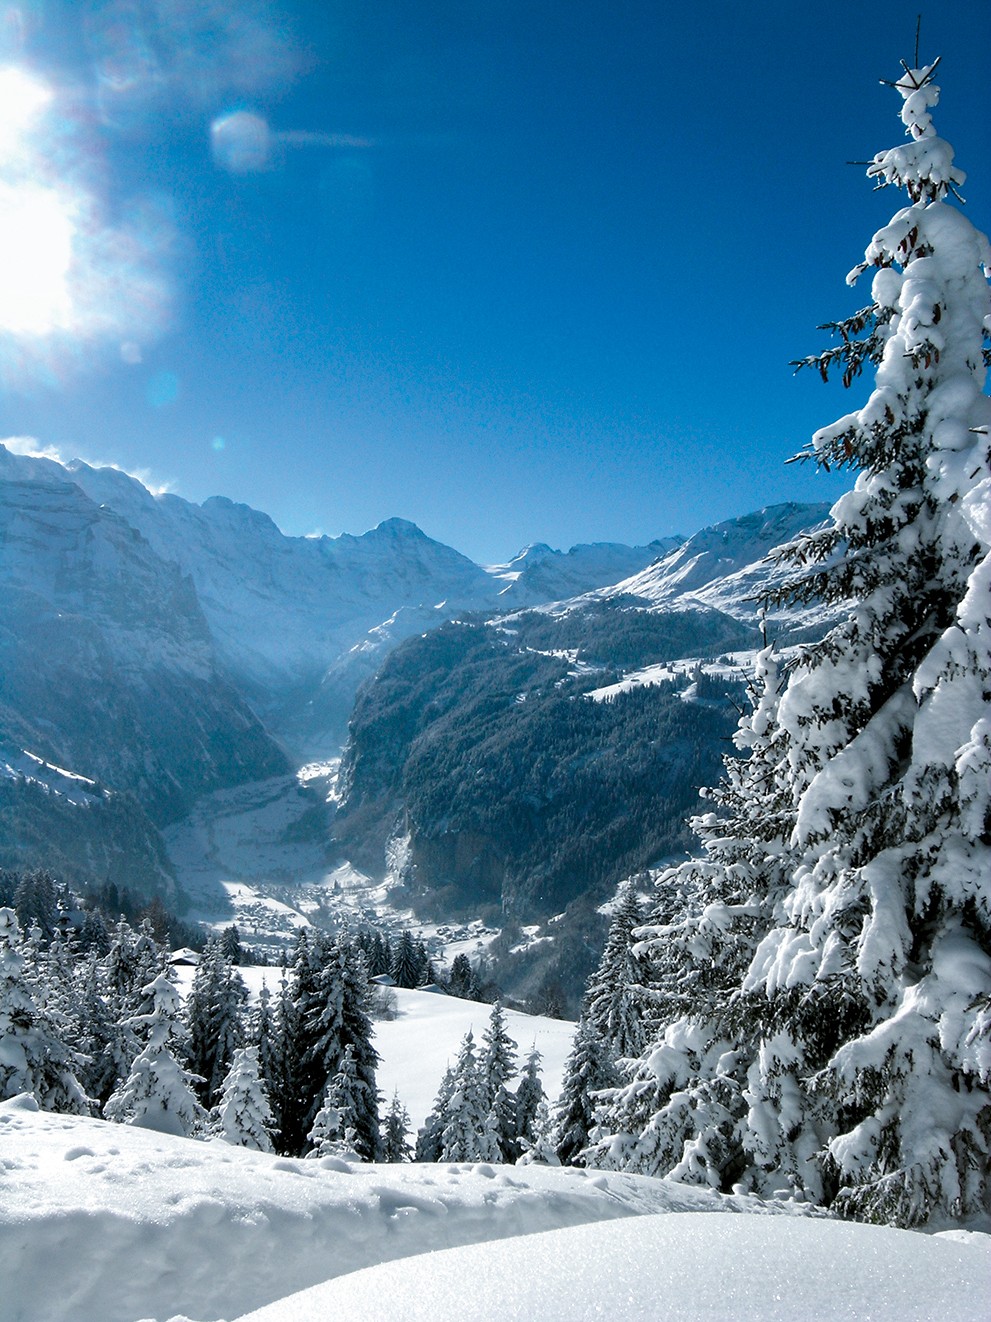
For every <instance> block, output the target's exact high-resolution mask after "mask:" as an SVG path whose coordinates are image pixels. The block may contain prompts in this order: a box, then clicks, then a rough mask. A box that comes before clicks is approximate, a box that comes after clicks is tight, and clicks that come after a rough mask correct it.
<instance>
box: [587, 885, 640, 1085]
mask: <svg viewBox="0 0 991 1322" xmlns="http://www.w3.org/2000/svg"><path fill="white" fill-rule="evenodd" d="M642 921H643V913H642V911H641V907H640V901H639V899H638V898H637V891H636V883H635V882H634V881H628V882H627V883H626V884H625V885H624V886H623V888H622V891H621V892H620V897H619V903H618V905H617V906H616V912H615V914H614V915H613V919H612V922H611V923H610V925H609V935H608V937H607V938H606V944H605V948H604V950H603V952H602V958H601V959H600V961H599V965H598V968H597V969H596V971H595V972H594V973H593V974H592V977H591V978H590V979H589V983H588V988H587V990H586V993H585V1014H586V1017H587V1018H588V1020H589V1023H590V1024H591V1026H592V1027H593V1029H594V1030H595V1031H596V1032H597V1033H598V1035H599V1037H600V1039H601V1040H602V1041H603V1042H604V1043H606V1044H607V1045H608V1046H609V1048H610V1050H611V1051H612V1054H613V1056H614V1058H615V1059H617V1060H618V1059H619V1058H620V1057H627V1056H638V1055H639V1054H640V1052H641V1051H642V1050H643V1046H644V1042H643V1025H644V1007H643V1004H642V999H643V995H642V988H641V983H642V980H643V970H642V968H641V964H640V960H639V959H638V958H637V955H636V952H635V950H634V940H633V932H634V930H635V929H636V928H637V927H639V926H640V924H641V922H642Z"/></svg>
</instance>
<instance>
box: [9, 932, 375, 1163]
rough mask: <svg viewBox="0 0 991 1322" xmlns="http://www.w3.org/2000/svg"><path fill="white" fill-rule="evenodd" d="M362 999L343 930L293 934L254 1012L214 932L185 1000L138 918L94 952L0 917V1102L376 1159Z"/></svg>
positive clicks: (354, 953)
mask: <svg viewBox="0 0 991 1322" xmlns="http://www.w3.org/2000/svg"><path fill="white" fill-rule="evenodd" d="M227 944H228V946H229V943H227ZM368 996H369V990H368V976H367V968H366V965H365V961H364V957H363V955H362V954H361V952H360V951H359V950H358V949H357V948H356V946H354V945H353V944H352V943H351V942H350V941H349V940H348V939H347V938H346V937H338V938H336V939H331V938H330V937H329V936H327V935H326V934H324V933H320V932H315V931H312V930H304V931H302V932H301V933H300V934H299V937H298V938H297V941H296V944H295V946H294V948H293V951H292V954H291V957H290V958H289V959H288V960H287V963H286V966H285V968H284V969H283V971H282V977H281V981H280V985H279V989H278V991H277V993H276V994H275V995H274V996H273V995H272V994H271V993H270V992H268V991H267V989H266V990H263V992H262V994H261V996H260V997H259V1000H258V1003H257V1005H255V1006H254V1007H252V1008H251V1009H250V1010H249V1009H248V1008H247V992H246V989H245V986H244V982H243V980H242V979H241V977H240V975H239V974H238V972H237V970H236V969H235V967H234V966H233V965H232V964H231V961H230V956H229V953H228V950H225V943H224V941H223V940H222V939H217V940H214V941H211V942H209V943H208V944H207V947H206V949H205V950H204V951H203V954H202V956H201V958H200V961H199V963H198V965H197V967H196V971H195V974H194V976H193V981H192V987H191V988H190V992H189V995H188V996H187V997H186V1000H185V1004H182V1002H181V1000H180V997H179V994H178V992H177V990H176V988H175V986H174V984H173V982H172V981H170V979H169V977H168V976H167V954H166V952H165V951H164V950H163V949H161V948H160V947H159V946H158V945H157V943H156V942H155V940H154V938H153V936H152V935H151V931H150V928H149V926H148V925H147V924H145V925H143V927H142V928H141V929H140V930H139V931H137V932H135V931H134V930H133V929H132V928H131V927H130V926H129V924H128V923H126V922H125V921H124V920H121V921H120V923H119V924H118V925H117V927H116V929H115V930H114V932H113V933H112V936H111V938H110V940H109V942H108V948H107V949H106V951H104V952H102V953H101V951H100V949H99V948H98V947H95V946H94V947H91V948H89V949H88V950H85V949H80V948H79V946H78V944H77V943H76V942H75V941H74V940H73V939H71V938H67V937H65V936H63V935H62V934H61V933H55V934H54V935H53V936H52V937H50V938H49V939H47V940H46V938H45V936H44V934H43V933H42V931H41V929H40V928H39V927H38V926H33V927H32V928H31V930H30V931H29V933H28V934H27V935H26V936H25V935H24V934H23V933H22V932H21V929H20V926H19V924H18V923H17V919H16V915H15V914H14V912H13V910H11V909H0V1099H2V1098H5V1097H11V1096H14V1095H16V1094H17V1093H21V1092H31V1093H33V1094H34V1095H35V1097H36V1098H37V1100H38V1102H39V1104H40V1105H41V1106H42V1107H43V1108H44V1109H46V1110H55V1111H68V1112H73V1113H77V1114H87V1113H98V1114H102V1115H104V1116H105V1117H106V1118H107V1119H110V1120H120V1121H126V1122H129V1123H134V1124H140V1125H143V1126H145V1127H147V1128H153V1129H158V1130H161V1131H164V1132H169V1133H174V1134H182V1135H190V1134H207V1135H209V1134H217V1135H219V1136H221V1137H224V1138H226V1139H228V1140H229V1141H231V1142H235V1143H241V1144H244V1145H246V1146H250V1147H255V1148H260V1149H262V1150H272V1149H273V1148H274V1149H275V1150H277V1151H279V1152H282V1153H286V1154H291V1155H294V1156H298V1155H302V1154H304V1153H306V1152H307V1151H309V1150H310V1149H312V1148H313V1147H315V1146H317V1145H318V1142H319V1145H320V1146H321V1149H322V1150H326V1148H327V1144H328V1143H329V1142H333V1141H339V1142H340V1143H341V1144H342V1145H344V1144H347V1145H348V1148H349V1150H352V1151H354V1152H355V1153H356V1154H357V1155H358V1156H359V1157H361V1158H363V1159H365V1160H375V1159H376V1158H377V1157H378V1156H379V1154H380V1152H381V1148H382V1136H381V1133H380V1123H379V1113H378V1092H377V1090H376V1086H375V1066H376V1063H377V1059H378V1058H377V1055H376V1053H375V1050H374V1048H373V1046H372V1043H371V1037H372V1027H371V1020H370V1018H369V1015H368ZM70 1044H71V1045H70ZM329 1108H333V1109H334V1112H335V1115H336V1121H335V1122H334V1124H331V1123H330V1120H329ZM318 1117H320V1123H319V1125H318V1124H317V1121H318ZM315 1127H316V1136H314V1131H315Z"/></svg>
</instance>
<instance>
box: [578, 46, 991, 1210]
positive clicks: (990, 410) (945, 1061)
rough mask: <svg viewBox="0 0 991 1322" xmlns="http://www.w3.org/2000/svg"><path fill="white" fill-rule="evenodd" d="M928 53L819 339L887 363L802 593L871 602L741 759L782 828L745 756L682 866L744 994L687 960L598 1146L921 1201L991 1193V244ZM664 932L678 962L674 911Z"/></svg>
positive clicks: (856, 1197)
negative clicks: (834, 327) (751, 820)
mask: <svg viewBox="0 0 991 1322" xmlns="http://www.w3.org/2000/svg"><path fill="white" fill-rule="evenodd" d="M934 68H935V66H929V67H926V68H922V69H911V70H910V69H908V68H906V69H905V73H904V75H903V77H902V78H900V79H899V80H898V82H897V83H896V84H894V86H895V87H896V88H897V89H898V91H899V92H900V93H901V96H902V98H903V102H904V105H903V109H902V120H903V122H904V124H905V126H906V132H907V135H908V137H909V138H910V142H909V143H908V144H907V145H902V146H900V147H896V148H894V149H892V150H890V151H886V152H882V153H880V154H879V155H878V156H876V157H875V159H874V161H873V162H872V163H871V165H870V167H869V170H868V174H869V175H870V176H871V177H872V178H874V179H876V180H877V181H878V184H879V186H885V185H897V186H901V187H904V188H905V189H906V191H907V192H908V195H909V203H910V204H909V205H908V206H907V207H905V208H904V209H902V210H900V211H899V212H898V213H897V214H896V215H895V216H894V217H893V218H892V220H891V221H890V223H889V224H888V225H887V226H885V228H884V229H882V230H881V231H879V232H878V234H876V235H875V236H874V239H873V241H872V242H871V244H870V246H869V247H868V249H867V253H866V258H865V261H864V263H862V264H861V265H860V266H858V267H857V268H856V269H855V270H854V271H853V272H852V273H851V281H852V280H854V279H856V278H857V277H858V276H859V275H860V274H862V272H863V271H865V270H867V269H868V268H869V267H873V268H875V269H876V274H875V276H874V282H873V287H872V297H873V302H872V305H871V306H870V307H869V308H867V309H865V310H864V312H862V313H860V314H857V316H856V317H854V318H852V319H851V320H850V321H848V322H846V323H843V324H842V325H841V326H839V327H838V329H839V330H840V331H841V334H842V337H843V344H842V345H840V346H839V347H838V348H837V349H835V350H831V351H830V352H829V353H828V354H826V355H823V356H822V357H821V358H820V359H818V360H815V361H817V362H818V364H819V366H820V367H821V369H822V370H823V372H824V374H826V373H828V370H829V368H830V367H831V366H833V365H835V364H837V363H839V364H842V365H843V366H844V368H845V372H844V379H845V382H846V383H847V384H849V382H850V381H851V380H852V379H853V377H854V376H855V375H856V373H857V371H858V370H859V369H860V367H861V366H863V365H864V364H865V363H867V362H870V363H873V364H875V365H876V367H877V377H876V384H875V389H874V391H873V393H872V394H871V396H870V399H869V400H868V402H867V404H866V405H865V406H864V407H863V408H862V409H860V410H858V411H857V412H855V413H852V414H849V415H848V416H846V417H844V418H842V419H840V420H839V422H837V423H835V424H833V425H832V426H831V427H828V428H825V429H824V430H823V431H821V432H819V433H817V435H816V436H815V437H814V438H813V443H812V454H813V455H814V457H815V458H816V459H817V460H818V461H819V462H820V463H822V464H823V465H824V466H843V465H848V466H850V467H851V468H855V469H857V470H859V477H858V479H857V483H856V486H855V488H854V490H853V491H852V492H850V493H849V494H848V495H847V496H844V497H843V498H842V499H841V500H840V501H839V502H838V503H837V504H836V506H835V507H834V509H833V522H832V526H830V527H828V528H826V529H825V530H823V531H821V532H818V533H814V534H812V535H811V536H809V537H807V538H804V539H800V540H799V541H798V542H797V543H795V544H793V545H791V546H790V547H787V548H785V549H784V551H783V552H782V553H781V554H782V555H783V557H784V558H785V560H786V562H790V563H791V564H792V565H793V566H794V574H793V577H792V580H791V582H790V584H789V585H788V587H787V588H786V589H785V590H784V591H783V592H782V593H781V594H780V597H781V598H782V599H785V600H787V599H792V600H803V601H807V600H813V599H819V600H822V601H824V602H827V603H840V602H844V601H846V602H849V603H850V606H849V615H848V618H847V619H846V620H845V621H844V622H843V623H842V624H840V625H838V626H837V627H836V628H834V629H833V630H831V631H830V633H829V634H828V635H827V636H826V638H825V639H824V640H823V641H822V642H821V643H819V644H816V645H812V646H810V647H807V648H805V649H803V651H802V652H801V654H800V655H799V656H798V658H797V660H796V661H795V662H794V663H793V664H792V665H791V666H790V667H789V670H788V673H787V675H786V677H785V680H784V683H783V685H782V686H781V687H780V692H779V693H777V692H776V693H775V694H774V696H773V701H772V702H771V703H770V704H768V707H767V710H766V713H765V714H766V716H767V717H768V724H767V728H766V729H765V730H764V731H761V732H759V738H758V743H757V745H756V746H755V747H754V748H753V749H752V750H751V755H750V759H749V760H748V762H746V763H744V765H743V767H741V768H740V770H739V772H738V773H735V774H736V775H737V776H738V778H739V782H740V783H741V784H742V783H743V782H744V781H749V782H750V784H751V785H752V786H753V788H754V791H755V807H756V809H757V811H758V812H759V813H760V816H761V819H763V816H764V814H765V812H766V815H767V824H766V825H764V826H762V825H760V823H759V822H756V821H755V829H754V831H753V832H752V834H751V835H750V836H749V837H748V836H746V835H745V834H744V833H743V830H742V829H741V828H742V827H743V821H742V819H741V811H740V808H741V805H740V803H739V801H738V800H734V799H733V789H732V775H733V774H734V773H731V783H730V785H729V787H728V788H726V787H724V798H723V802H722V804H721V806H722V807H723V808H724V809H725V808H726V807H727V804H728V807H729V812H728V815H727V818H726V821H725V822H720V821H719V820H718V819H717V818H712V819H705V822H706V826H705V833H704V835H703V842H704V844H705V846H706V851H707V858H706V859H705V860H701V861H697V862H692V863H688V864H686V865H684V866H683V868H682V869H679V870H678V872H679V873H680V879H681V880H682V881H684V882H685V884H686V885H688V886H689V887H690V886H691V885H693V884H694V885H700V886H701V888H702V889H703V890H704V889H705V888H706V887H708V895H709V897H710V898H709V902H708V903H707V904H705V905H703V906H701V907H700V908H699V907H696V910H695V912H694V914H692V915H689V917H688V919H687V920H685V922H684V923H683V924H682V925H681V926H682V930H681V932H680V936H679V941H680V946H681V948H682V950H684V951H686V952H687V953H688V956H689V967H688V970H687V972H686V975H685V976H686V977H687V978H688V979H693V978H694V981H695V985H696V987H698V986H699V985H702V984H704V979H705V970H706V967H707V966H708V967H710V968H711V967H712V966H713V963H715V964H716V965H717V966H718V969H719V971H718V972H717V973H716V975H715V976H716V977H717V979H719V980H722V981H724V982H725V969H726V967H727V966H729V967H732V968H733V969H734V970H737V969H739V968H740V967H741V966H743V972H742V976H740V977H739V981H738V982H736V984H735V987H734V988H733V989H732V991H731V993H730V994H729V995H728V997H727V998H726V1001H725V1005H724V1006H722V1007H721V1006H720V998H719V996H718V994H717V995H713V996H708V997H706V996H703V997H702V998H701V999H700V1001H698V1002H696V1003H693V1002H692V1001H690V1000H688V999H685V1000H683V1001H682V1002H681V1003H680V1004H679V1002H678V998H677V996H676V995H675V994H672V991H673V988H674V987H675V979H674V977H673V976H670V977H669V979H668V985H667V993H668V994H667V1007H668V1010H669V1013H670V1016H671V1017H670V1018H668V1020H667V1023H666V1027H665V1028H664V1031H663V1033H662V1034H661V1036H660V1039H659V1041H658V1042H657V1043H656V1044H655V1045H654V1047H652V1048H650V1049H648V1050H647V1051H646V1052H645V1053H644V1055H643V1057H642V1059H641V1062H640V1064H639V1067H638V1069H637V1071H636V1076H637V1077H635V1078H634V1080H633V1082H632V1083H631V1084H630V1085H629V1086H628V1087H627V1088H626V1089H623V1090H621V1091H620V1092H619V1093H618V1094H617V1095H616V1096H615V1097H614V1099H613V1103H612V1105H611V1107H610V1109H609V1111H608V1113H607V1116H606V1125H607V1127H611V1128H612V1129H613V1134H612V1137H611V1138H610V1139H609V1140H606V1141H603V1142H602V1143H601V1144H600V1146H599V1149H598V1158H599V1160H600V1161H602V1162H604V1163H605V1164H612V1165H619V1166H624V1167H626V1168H629V1169H634V1170H651V1171H653V1172H657V1173H662V1174H667V1173H671V1174H673V1175H675V1176H678V1177H680V1178H683V1179H689V1180H694V1181H698V1182H703V1181H706V1182H709V1183H711V1184H714V1185H717V1186H721V1187H724V1188H725V1187H728V1186H729V1185H731V1184H732V1183H734V1182H736V1181H740V1182H742V1183H743V1184H744V1185H745V1186H746V1187H748V1188H752V1189H755V1190H758V1191H761V1192H773V1191H775V1190H781V1189H791V1190H795V1191H797V1192H802V1193H804V1194H805V1195H806V1196H808V1197H811V1198H812V1199H814V1200H815V1201H817V1202H823V1203H827V1204H830V1205H831V1206H832V1207H833V1209H834V1210H835V1211H838V1212H840V1213H841V1214H844V1215H848V1216H856V1217H861V1218H865V1219H869V1220H874V1221H884V1222H892V1223H895V1224H899V1225H917V1224H922V1223H924V1222H926V1221H930V1220H934V1219H939V1218H946V1217H951V1218H956V1217H960V1216H966V1215H968V1214H972V1213H975V1212H980V1211H986V1210H987V1208H988V1206H989V1203H991V1180H989V1164H988V1153H989V1144H991V1096H989V1090H988V1085H989V1081H991V1040H989V1030H991V620H989V610H991V459H989V431H991V401H989V400H988V398H987V396H986V395H984V394H983V393H982V390H983V385H984V376H985V366H986V361H987V356H986V350H985V349H984V340H985V338H986V337H987V336H988V334H989V332H991V296H989V290H988V284H987V275H988V272H989V268H991V248H989V245H988V242H987V239H986V238H985V237H984V236H983V235H981V234H980V233H978V232H977V231H976V230H975V229H974V228H973V227H972V226H971V225H970V223H969V222H968V221H967V220H966V219H965V218H964V216H963V215H962V214H961V212H960V211H959V210H957V209H956V208H955V207H953V206H951V205H949V204H948V203H947V202H946V200H945V199H946V196H947V194H948V193H949V192H951V191H953V190H954V189H955V188H956V186H957V185H959V184H960V183H961V182H962V180H963V176H962V174H961V173H960V172H959V171H957V170H956V169H955V168H954V166H953V163H952V160H953V155H952V151H951V149H950V147H949V146H948V144H946V143H945V142H943V141H942V140H941V139H940V138H938V137H937V136H936V134H935V131H934V129H933V126H932V122H931V118H930V115H929V111H930V110H931V108H932V107H933V106H934V105H935V104H936V103H937V99H938V89H937V88H936V86H935V84H934V83H933V81H932V75H933V70H934ZM858 337H859V338H858ZM725 794H729V795H730V799H729V800H728V801H727V799H726V797H725ZM669 880H670V874H669ZM643 935H644V936H645V937H646V938H647V942H648V946H649V947H651V948H652V949H653V952H654V953H655V954H658V955H659V957H660V958H661V959H663V958H664V948H665V946H666V945H667V944H668V943H669V942H670V939H671V936H672V931H671V928H670V926H669V927H666V928H661V929H660V930H659V931H656V932H654V933H653V934H652V933H650V932H646V933H644V934H643ZM668 967H669V971H670V965H669V966H668ZM651 1079H652V1080H653V1086H654V1102H655V1106H654V1110H653V1112H652V1114H651V1115H650V1116H649V1117H648V1118H647V1120H646V1123H644V1121H643V1116H642V1113H639V1114H638V1110H637V1106H638V1098H637V1095H636V1087H637V1086H638V1085H639V1087H640V1098H641V1099H642V1097H643V1093H644V1089H645V1087H647V1086H648V1085H649V1083H650V1080H651ZM631 1119H632V1121H633V1122H632V1123H628V1122H629V1121H631Z"/></svg>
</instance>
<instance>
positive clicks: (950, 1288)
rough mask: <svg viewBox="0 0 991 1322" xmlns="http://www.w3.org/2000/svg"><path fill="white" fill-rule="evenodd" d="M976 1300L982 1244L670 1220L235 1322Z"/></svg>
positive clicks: (783, 1318) (473, 1253)
mask: <svg viewBox="0 0 991 1322" xmlns="http://www.w3.org/2000/svg"><path fill="white" fill-rule="evenodd" d="M980 1238H981V1239H984V1238H985V1237H984V1236H981V1237H980ZM988 1243H989V1244H991V1240H989V1241H988ZM989 1289H991V1253H989V1249H988V1245H987V1244H982V1245H980V1246H978V1245H977V1244H976V1243H973V1244H972V1243H966V1244H957V1243H952V1242H946V1241H944V1240H939V1239H927V1238H925V1237H923V1236H921V1235H916V1234H913V1233H912V1232H911V1231H906V1230H889V1229H886V1228H883V1227H878V1226H861V1225H853V1224H851V1223H849V1222H842V1221H822V1220H807V1219H803V1218H798V1217H751V1216H733V1215H731V1214H729V1213H716V1214H714V1215H711V1216H692V1215H690V1214H687V1213H676V1214H673V1215H670V1216H648V1217H640V1218H638V1219H637V1220H636V1222H630V1221H625V1222H612V1223H611V1224H610V1225H585V1226H578V1227H573V1228H570V1229H567V1230H551V1231H546V1232H545V1233H543V1234H537V1235H529V1236H527V1237H526V1238H524V1239H515V1240H509V1241H506V1240H503V1241H502V1242H500V1243H495V1244H472V1245H470V1246H469V1247H467V1248H463V1249H449V1250H447V1251H445V1252H440V1253H426V1254H423V1255H422V1256H420V1257H418V1258H413V1259H411V1260H407V1261H405V1262H389V1263H385V1264H383V1265H382V1266H379V1267H370V1268H368V1269H367V1270H365V1271H359V1272H354V1273H353V1274H351V1275H350V1276H344V1277H341V1278H340V1279H338V1280H335V1281H330V1282H328V1283H327V1284H325V1285H318V1286H316V1287H315V1288H314V1289H311V1290H305V1291H303V1292H302V1293H300V1294H298V1295H295V1296H293V1297H290V1298H288V1299H282V1300H280V1301H279V1302H278V1303H276V1304H272V1305H271V1306H270V1307H268V1308H262V1309H259V1310H258V1311H257V1312H254V1313H251V1314H248V1315H247V1316H246V1317H244V1318H241V1319H239V1320H238V1322H330V1319H335V1322H336V1319H339V1318H340V1319H343V1318H362V1317H367V1318H375V1317H383V1318H384V1317H396V1316H400V1317H402V1318H403V1322H435V1320H436V1319H437V1318H441V1317H450V1316H455V1317H457V1318H458V1319H459V1322H492V1320H493V1319H496V1318H498V1319H499V1322H505V1319H515V1318H520V1319H528V1320H529V1319H537V1318H539V1319H540V1322H584V1320H585V1319H593V1318H595V1319H609V1322H696V1320H698V1322H701V1320H702V1319H707V1320H708V1322H711V1320H712V1319H717V1318H718V1319H725V1322H730V1320H731V1319H732V1322H751V1319H752V1322H796V1319H801V1322H846V1320H849V1322H867V1320H868V1319H870V1322H934V1320H935V1319H943V1318H946V1319H951V1318H952V1319H953V1322H987V1317H988V1299H989V1298H991V1295H989V1293H988V1291H989ZM400 1300H401V1301H402V1302H401V1305H400V1307H399V1308H398V1312H397V1307H396V1306H397V1301H400Z"/></svg>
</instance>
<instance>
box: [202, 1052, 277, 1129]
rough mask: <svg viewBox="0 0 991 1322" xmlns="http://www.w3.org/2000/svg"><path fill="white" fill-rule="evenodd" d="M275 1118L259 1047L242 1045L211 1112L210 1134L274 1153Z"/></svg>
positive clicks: (236, 1053)
mask: <svg viewBox="0 0 991 1322" xmlns="http://www.w3.org/2000/svg"><path fill="white" fill-rule="evenodd" d="M274 1125H275V1119H274V1117H273V1115H272V1108H271V1106H270V1105H269V1102H268V1096H267V1094H266V1092H265V1085H264V1083H263V1082H262V1079H261V1075H260V1073H259V1067H258V1048H257V1047H241V1048H239V1049H238V1050H236V1051H235V1052H234V1058H233V1061H232V1063H231V1067H230V1069H229V1071H228V1073H227V1077H226V1078H225V1079H224V1081H223V1084H222V1085H221V1089H220V1101H219V1102H218V1103H217V1105H216V1107H215V1108H214V1110H213V1112H212V1114H211V1126H210V1129H211V1133H213V1134H215V1135H216V1136H217V1137H218V1138H222V1139H223V1140H224V1142H225V1143H231V1144H233V1146H234V1147H241V1148H253V1149H254V1150H255V1151H256V1152H271V1151H273V1147H272V1132H273V1128H274Z"/></svg>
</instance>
